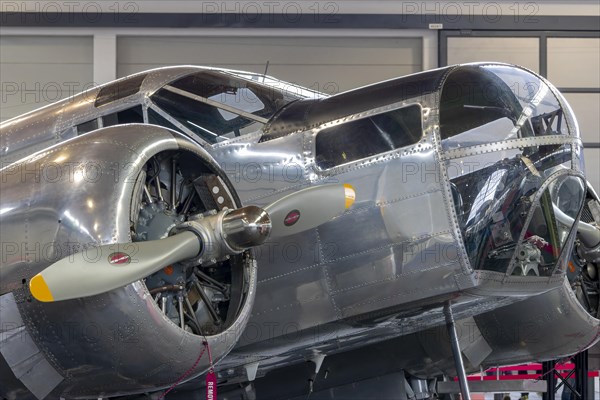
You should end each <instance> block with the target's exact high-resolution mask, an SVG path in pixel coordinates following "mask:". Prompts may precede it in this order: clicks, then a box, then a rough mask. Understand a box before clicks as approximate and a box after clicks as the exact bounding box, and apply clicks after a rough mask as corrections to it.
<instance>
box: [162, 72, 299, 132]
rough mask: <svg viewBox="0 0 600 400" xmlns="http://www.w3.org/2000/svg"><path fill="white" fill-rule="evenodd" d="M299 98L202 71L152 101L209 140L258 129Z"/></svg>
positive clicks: (182, 80)
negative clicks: (280, 109)
mask: <svg viewBox="0 0 600 400" xmlns="http://www.w3.org/2000/svg"><path fill="white" fill-rule="evenodd" d="M298 98H299V97H298V96H297V95H294V94H291V93H285V92H283V91H280V90H278V89H273V88H269V87H267V86H262V85H260V84H258V83H255V82H252V81H248V80H245V79H242V78H239V77H236V76H233V75H228V74H219V73H217V72H213V71H202V72H198V73H195V74H192V75H188V76H185V77H183V78H181V79H179V80H176V81H175V82H172V83H170V84H168V85H166V86H164V87H163V88H162V89H160V90H159V91H158V92H156V93H155V94H154V95H152V102H153V103H154V104H155V105H156V106H157V107H158V108H160V109H161V110H163V111H164V112H165V113H166V114H168V115H169V116H171V117H172V118H174V119H175V120H177V121H178V122H179V123H180V124H181V125H183V127H185V128H186V129H188V130H189V131H191V132H192V133H194V134H196V135H198V136H200V137H201V138H202V139H204V140H205V141H207V142H209V143H217V142H221V141H224V140H227V139H229V138H233V137H236V136H241V135H244V134H247V133H251V132H256V131H258V130H260V129H262V127H263V125H264V124H265V123H266V122H267V121H268V120H269V118H271V117H272V116H273V114H274V113H275V112H276V111H277V110H279V108H281V107H283V106H284V105H286V104H288V103H289V102H291V101H294V100H297V99H298Z"/></svg>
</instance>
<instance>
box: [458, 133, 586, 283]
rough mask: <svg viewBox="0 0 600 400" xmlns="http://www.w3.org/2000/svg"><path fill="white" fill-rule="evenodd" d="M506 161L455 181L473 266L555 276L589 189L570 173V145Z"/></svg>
mask: <svg viewBox="0 0 600 400" xmlns="http://www.w3.org/2000/svg"><path fill="white" fill-rule="evenodd" d="M505 155H506V156H507V157H506V158H503V159H501V160H500V161H498V162H496V163H486V165H485V166H483V168H478V169H476V170H475V169H473V172H470V173H466V174H464V175H462V176H459V177H456V178H454V179H452V180H451V187H452V194H453V198H454V203H455V208H456V210H457V214H458V220H459V224H460V227H461V230H462V234H463V239H464V242H465V247H466V249H467V253H468V254H469V259H470V261H471V265H472V267H473V268H474V269H483V270H491V271H497V272H502V273H511V272H510V271H511V270H510V269H509V268H510V267H511V262H513V265H514V267H513V268H512V274H515V275H535V276H550V275H552V274H553V272H554V270H555V268H556V266H557V261H558V260H559V256H560V255H561V254H562V253H563V250H564V244H565V243H566V239H567V237H568V236H569V234H570V232H571V231H572V229H573V227H574V224H575V221H576V219H577V218H578V216H579V213H580V210H581V208H582V206H583V199H584V196H585V183H584V182H583V180H582V179H581V178H579V177H576V176H572V175H569V174H567V173H565V172H566V171H569V170H570V165H571V159H572V154H571V147H570V145H546V146H534V147H529V148H524V149H519V150H515V151H514V152H512V153H510V154H508V153H507V154H505ZM561 172H562V174H561ZM548 179H553V180H552V181H551V182H550V183H549V184H548V186H547V187H545V188H544V189H542V186H543V185H544V184H545V182H546V181H547V180H548ZM540 191H541V192H540Z"/></svg>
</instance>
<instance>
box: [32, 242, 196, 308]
mask: <svg viewBox="0 0 600 400" xmlns="http://www.w3.org/2000/svg"><path fill="white" fill-rule="evenodd" d="M200 249H201V244H200V240H199V238H198V236H196V234H194V233H192V232H182V233H178V234H176V235H174V236H171V237H168V238H165V239H160V240H151V241H148V242H136V243H125V244H108V245H104V246H100V247H97V248H93V249H90V250H88V251H83V252H80V253H76V254H73V255H72V256H69V257H65V258H63V259H61V260H59V261H57V262H55V263H54V264H52V265H50V266H49V267H47V268H46V269H44V270H43V271H42V272H40V273H39V274H37V275H36V276H34V277H33V278H32V279H31V281H30V282H29V288H30V290H31V294H32V295H33V297H35V298H36V299H37V300H39V301H43V302H52V301H60V300H69V299H75V298H78V297H87V296H93V295H96V294H100V293H104V292H108V291H110V290H114V289H117V288H119V287H122V286H125V285H128V284H130V283H132V282H135V281H137V280H139V279H142V278H144V277H146V276H148V275H151V274H153V273H154V272H156V271H158V270H160V269H161V268H164V267H166V266H168V265H170V264H173V263H176V262H178V261H183V260H186V259H188V258H192V257H194V256H196V255H197V254H198V253H200Z"/></svg>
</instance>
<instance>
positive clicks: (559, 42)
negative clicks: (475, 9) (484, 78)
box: [440, 31, 600, 191]
mask: <svg viewBox="0 0 600 400" xmlns="http://www.w3.org/2000/svg"><path fill="white" fill-rule="evenodd" d="M512 33H513V34H514V36H510V34H511V33H507V32H475V31H474V32H470V33H469V34H470V36H464V37H463V36H459V35H460V34H457V33H456V32H449V31H448V32H444V34H443V35H442V39H441V40H440V46H441V54H440V62H441V63H442V65H444V64H447V65H449V64H459V63H464V62H474V61H501V62H507V63H511V64H517V65H522V66H524V67H527V68H529V69H532V70H533V71H536V72H538V73H541V74H543V75H544V74H545V75H546V76H547V77H548V79H549V80H550V82H552V83H553V84H554V85H555V86H557V87H558V88H559V89H560V90H561V92H562V93H563V94H564V95H565V97H566V98H567V100H568V101H569V103H570V104H571V107H572V108H573V110H574V111H575V115H576V116H577V119H578V122H579V128H580V131H581V136H582V139H583V142H584V145H585V150H584V151H585V161H586V173H587V178H588V180H589V181H590V183H591V184H592V186H593V187H594V188H595V189H596V190H597V191H600V130H599V127H600V112H599V110H600V74H599V73H598V71H600V39H599V38H598V32H595V33H592V32H590V33H585V32H584V33H581V32H577V33H576V32H570V33H566V32H547V33H539V32H512ZM577 36H579V37H577ZM581 36H585V37H581ZM444 41H445V42H444ZM543 54H546V57H543Z"/></svg>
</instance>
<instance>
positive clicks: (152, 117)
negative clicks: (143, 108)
mask: <svg viewBox="0 0 600 400" xmlns="http://www.w3.org/2000/svg"><path fill="white" fill-rule="evenodd" d="M148 123H149V124H152V125H159V126H163V127H165V128H169V129H172V130H174V131H177V132H181V129H179V128H178V127H176V126H175V125H174V124H173V123H171V122H170V121H169V120H168V119H166V118H165V117H163V116H162V115H160V114H159V113H157V112H156V111H154V110H153V109H152V108H149V109H148Z"/></svg>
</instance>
